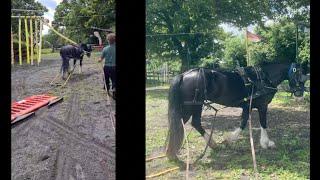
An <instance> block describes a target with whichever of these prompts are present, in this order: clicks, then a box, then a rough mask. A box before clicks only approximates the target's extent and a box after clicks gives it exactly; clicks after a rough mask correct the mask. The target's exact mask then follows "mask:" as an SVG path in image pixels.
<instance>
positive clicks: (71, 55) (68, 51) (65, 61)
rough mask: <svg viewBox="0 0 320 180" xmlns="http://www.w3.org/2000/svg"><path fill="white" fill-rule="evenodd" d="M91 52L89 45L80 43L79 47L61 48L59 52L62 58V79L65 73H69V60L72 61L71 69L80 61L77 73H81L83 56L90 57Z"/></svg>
mask: <svg viewBox="0 0 320 180" xmlns="http://www.w3.org/2000/svg"><path fill="white" fill-rule="evenodd" d="M91 52H92V48H91V46H90V45H87V44H83V43H81V44H80V45H79V46H74V45H66V46H63V47H62V48H61V50H60V56H61V58H62V66H61V71H62V78H63V79H65V75H66V73H67V72H68V73H70V71H69V60H70V59H73V68H74V67H75V65H76V62H77V60H78V59H79V60H80V69H79V73H82V60H83V56H84V54H86V55H87V57H90V55H91Z"/></svg>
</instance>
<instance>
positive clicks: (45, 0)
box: [36, 0, 253, 35]
mask: <svg viewBox="0 0 320 180" xmlns="http://www.w3.org/2000/svg"><path fill="white" fill-rule="evenodd" d="M36 1H38V2H40V3H41V4H42V5H44V6H46V8H47V9H48V12H46V13H44V17H45V18H47V19H49V20H50V24H51V22H52V21H53V16H54V12H55V9H56V7H57V5H58V4H59V3H61V2H62V0H36ZM220 26H221V27H222V28H223V29H224V30H225V31H226V32H231V33H233V34H234V35H240V34H241V33H243V31H242V30H241V29H239V28H237V27H235V26H232V25H230V24H221V25H220ZM248 30H249V31H251V32H253V26H249V27H248ZM42 34H48V27H47V26H44V28H43V32H42Z"/></svg>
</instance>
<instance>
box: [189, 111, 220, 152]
mask: <svg viewBox="0 0 320 180" xmlns="http://www.w3.org/2000/svg"><path fill="white" fill-rule="evenodd" d="M201 112H202V107H201V106H197V107H195V109H194V113H193V115H192V122H191V125H192V126H193V127H194V128H195V129H196V130H197V131H198V132H199V133H200V134H201V136H202V137H203V138H204V139H205V141H206V142H207V143H208V145H209V147H210V148H212V149H213V148H215V147H216V146H217V144H216V142H215V141H214V140H213V138H212V137H210V134H208V133H207V132H206V131H205V130H204V129H203V127H202V126H201Z"/></svg>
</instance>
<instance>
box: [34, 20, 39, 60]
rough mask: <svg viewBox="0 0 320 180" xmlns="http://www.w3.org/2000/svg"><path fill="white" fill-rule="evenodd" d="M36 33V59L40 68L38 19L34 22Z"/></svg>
mask: <svg viewBox="0 0 320 180" xmlns="http://www.w3.org/2000/svg"><path fill="white" fill-rule="evenodd" d="M34 31H35V33H34V35H35V40H36V42H35V43H36V53H35V54H36V58H37V64H38V66H39V55H38V54H39V46H38V43H39V42H38V41H39V40H38V34H39V31H38V21H37V19H35V20H34Z"/></svg>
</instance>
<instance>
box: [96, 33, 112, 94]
mask: <svg viewBox="0 0 320 180" xmlns="http://www.w3.org/2000/svg"><path fill="white" fill-rule="evenodd" d="M107 40H108V44H109V45H108V46H106V47H104V48H103V50H102V53H101V56H100V59H99V60H98V62H101V61H103V60H104V67H103V71H104V77H105V78H104V79H105V84H106V86H107V87H106V88H107V91H108V93H109V92H110V81H109V79H111V85H112V86H111V87H112V88H111V91H112V94H113V96H114V95H115V90H116V89H115V88H116V35H115V33H110V34H108V35H107ZM104 88H105V86H104Z"/></svg>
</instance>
